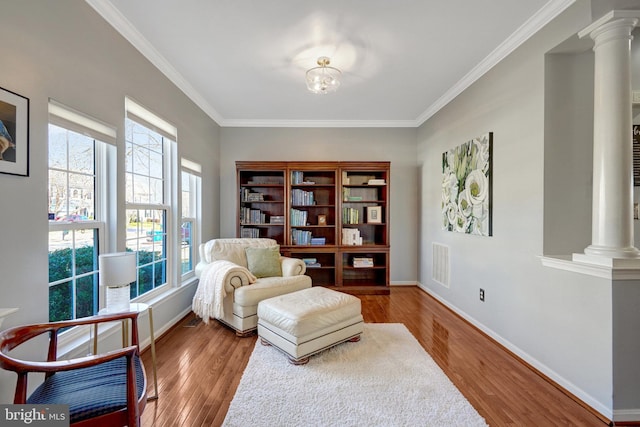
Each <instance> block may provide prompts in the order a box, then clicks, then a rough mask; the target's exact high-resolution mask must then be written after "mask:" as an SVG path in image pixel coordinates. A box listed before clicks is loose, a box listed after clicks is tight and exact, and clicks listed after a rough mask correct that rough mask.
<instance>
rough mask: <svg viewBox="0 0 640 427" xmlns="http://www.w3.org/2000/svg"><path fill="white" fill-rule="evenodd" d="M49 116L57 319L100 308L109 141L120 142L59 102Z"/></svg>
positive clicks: (53, 315)
mask: <svg viewBox="0 0 640 427" xmlns="http://www.w3.org/2000/svg"><path fill="white" fill-rule="evenodd" d="M49 121H50V124H49V137H48V149H49V168H48V169H49V171H48V176H49V178H48V219H49V239H48V240H49V248H48V249H49V320H50V321H57V320H68V319H76V318H79V317H85V316H91V315H94V314H96V313H97V312H98V311H99V309H100V298H99V287H98V255H99V254H100V251H101V248H102V246H103V241H104V237H103V236H104V224H105V223H104V218H103V215H102V214H101V211H100V209H101V207H102V204H101V202H100V200H101V198H102V196H103V192H102V190H101V188H102V184H103V181H104V180H105V179H106V175H105V174H104V173H102V172H103V161H104V158H105V156H106V150H107V144H106V143H105V142H104V141H105V140H108V141H110V142H111V141H113V142H115V129H113V128H111V127H109V126H108V125H104V124H103V123H101V122H99V121H97V120H95V119H92V118H90V117H88V116H86V115H83V114H82V113H78V112H76V111H75V110H72V109H69V108H68V107H64V106H62V104H59V103H56V102H55V101H50V103H49Z"/></svg>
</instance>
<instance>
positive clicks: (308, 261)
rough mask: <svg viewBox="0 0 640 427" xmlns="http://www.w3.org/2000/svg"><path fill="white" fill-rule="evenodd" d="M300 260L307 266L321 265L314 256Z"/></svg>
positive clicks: (316, 266)
mask: <svg viewBox="0 0 640 427" xmlns="http://www.w3.org/2000/svg"><path fill="white" fill-rule="evenodd" d="M302 261H303V262H304V264H305V265H306V266H307V268H320V267H322V264H320V263H319V262H318V260H317V259H316V258H302Z"/></svg>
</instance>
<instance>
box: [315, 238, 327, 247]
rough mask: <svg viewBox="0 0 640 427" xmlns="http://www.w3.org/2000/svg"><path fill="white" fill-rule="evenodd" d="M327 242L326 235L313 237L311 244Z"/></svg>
mask: <svg viewBox="0 0 640 427" xmlns="http://www.w3.org/2000/svg"><path fill="white" fill-rule="evenodd" d="M326 242H327V239H326V238H325V237H312V238H311V244H312V245H324V244H325V243H326Z"/></svg>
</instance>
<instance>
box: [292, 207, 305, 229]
mask: <svg viewBox="0 0 640 427" xmlns="http://www.w3.org/2000/svg"><path fill="white" fill-rule="evenodd" d="M307 216H308V213H307V211H301V210H298V209H291V211H290V218H289V221H290V222H291V225H294V226H298V227H301V226H302V227H304V226H306V225H307Z"/></svg>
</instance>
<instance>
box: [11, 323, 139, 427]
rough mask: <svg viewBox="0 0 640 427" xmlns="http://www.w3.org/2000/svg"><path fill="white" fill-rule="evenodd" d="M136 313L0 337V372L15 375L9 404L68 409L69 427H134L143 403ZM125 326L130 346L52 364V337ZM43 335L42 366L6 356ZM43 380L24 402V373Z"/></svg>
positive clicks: (54, 340)
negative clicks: (84, 328)
mask: <svg viewBox="0 0 640 427" xmlns="http://www.w3.org/2000/svg"><path fill="white" fill-rule="evenodd" d="M137 317H138V313H137V312H128V313H121V314H110V315H103V316H93V317H87V318H83V319H77V320H68V321H61V322H51V323H43V324H36V325H27V326H17V327H14V328H10V329H7V330H5V331H2V332H0V367H1V368H3V369H6V370H8V371H13V372H16V373H17V374H18V380H17V383H16V390H15V395H14V403H18V404H24V403H26V404H49V405H52V404H63V405H69V417H70V423H71V426H75V427H81V426H82V427H84V426H92V427H99V426H139V425H140V415H141V414H142V411H143V410H144V407H145V404H146V401H147V393H146V389H147V387H146V386H147V381H146V376H145V371H144V365H143V364H142V360H141V359H140V348H139V337H138V326H137ZM127 319H128V320H130V321H131V346H128V347H124V348H122V349H118V350H113V351H110V352H107V353H103V354H95V355H90V356H85V357H80V358H75V359H70V360H58V359H57V347H58V333H59V332H60V331H64V330H65V329H66V328H69V327H73V326H80V325H90V327H92V328H93V327H94V325H96V324H98V323H104V322H114V321H126V320H127ZM42 334H48V335H49V346H48V353H47V361H46V362H38V361H25V360H20V359H17V358H14V357H12V356H11V351H12V350H13V349H14V348H16V347H18V346H19V345H21V344H23V343H25V342H27V341H29V340H31V339H32V338H36V337H38V336H40V335H42ZM38 372H39V373H44V374H45V379H44V382H43V383H42V384H40V385H39V386H38V387H37V388H36V389H35V390H34V392H33V393H32V394H31V395H30V396H29V397H28V398H27V379H28V376H29V374H30V373H38Z"/></svg>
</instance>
